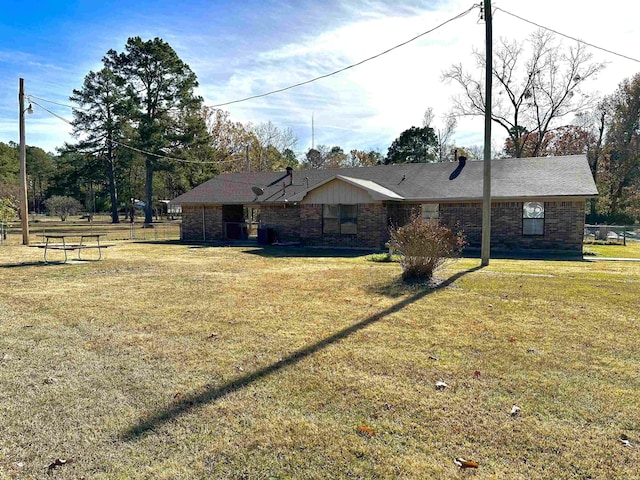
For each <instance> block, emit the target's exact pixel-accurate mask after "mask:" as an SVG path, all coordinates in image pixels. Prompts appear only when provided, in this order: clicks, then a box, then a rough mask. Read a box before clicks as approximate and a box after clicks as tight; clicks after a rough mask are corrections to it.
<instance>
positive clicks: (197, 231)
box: [182, 200, 585, 253]
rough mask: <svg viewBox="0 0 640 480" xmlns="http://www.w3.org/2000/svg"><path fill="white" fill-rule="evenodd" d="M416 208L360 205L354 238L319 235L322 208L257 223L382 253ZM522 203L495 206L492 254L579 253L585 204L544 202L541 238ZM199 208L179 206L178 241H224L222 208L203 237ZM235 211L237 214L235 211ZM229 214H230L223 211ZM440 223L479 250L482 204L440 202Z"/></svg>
mask: <svg viewBox="0 0 640 480" xmlns="http://www.w3.org/2000/svg"><path fill="white" fill-rule="evenodd" d="M416 207H419V205H418V204H400V203H389V204H383V203H368V204H359V205H358V227H357V229H358V230H357V234H356V235H336V234H332V235H328V234H323V233H322V208H323V207H322V205H316V204H313V205H310V204H303V205H291V206H289V205H286V206H283V205H262V206H261V207H260V220H261V222H262V225H263V226H265V227H269V228H273V229H274V230H275V231H276V236H277V239H278V240H279V241H296V242H298V241H299V242H301V243H302V244H303V245H311V246H328V247H349V248H371V249H384V248H385V243H386V242H387V241H388V240H389V231H388V226H389V225H404V224H405V223H407V221H408V220H409V218H410V216H411V213H412V212H413V211H414V209H415V208H416ZM522 207H523V203H522V202H493V203H492V214H491V247H492V249H496V250H513V249H545V250H565V251H573V252H576V253H580V252H581V251H582V237H583V230H584V211H585V210H584V209H585V202H584V201H583V200H582V201H553V202H545V203H544V207H545V218H544V234H543V235H537V236H536V235H522ZM202 209H203V207H202V206H195V207H194V206H183V208H182V239H183V240H186V241H214V240H223V239H224V231H223V207H222V206H221V205H207V206H205V207H204V211H205V236H204V237H203V234H202ZM233 212H234V213H236V212H235V210H233ZM225 213H226V214H227V215H229V214H230V213H231V211H229V210H227V211H226V212H225ZM232 216H234V215H232ZM440 221H441V222H443V223H445V224H447V225H453V226H459V227H460V228H461V229H462V230H463V232H464V234H465V236H466V238H467V242H468V243H469V246H471V247H480V244H481V236H482V203H481V202H475V203H449V204H447V203H441V204H440Z"/></svg>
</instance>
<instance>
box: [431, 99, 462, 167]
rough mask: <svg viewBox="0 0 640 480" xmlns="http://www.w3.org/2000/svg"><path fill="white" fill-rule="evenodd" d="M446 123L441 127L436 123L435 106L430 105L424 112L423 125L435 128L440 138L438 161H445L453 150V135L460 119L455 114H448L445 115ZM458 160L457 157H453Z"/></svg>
mask: <svg viewBox="0 0 640 480" xmlns="http://www.w3.org/2000/svg"><path fill="white" fill-rule="evenodd" d="M443 120H444V123H443V124H442V126H441V127H438V126H437V125H436V124H435V114H434V113H433V108H431V107H429V108H427V110H426V111H425V112H424V117H423V119H422V126H423V127H430V128H432V129H433V131H434V133H435V134H436V137H437V138H438V153H437V155H438V161H440V162H444V161H445V159H446V157H447V155H449V153H450V152H451V150H452V148H453V145H452V144H451V137H453V133H454V132H455V130H456V127H457V126H458V120H457V118H456V117H455V115H451V114H449V115H446V116H445V117H444V119H443ZM452 160H456V159H452Z"/></svg>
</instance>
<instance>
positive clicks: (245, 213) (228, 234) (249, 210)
mask: <svg viewBox="0 0 640 480" xmlns="http://www.w3.org/2000/svg"><path fill="white" fill-rule="evenodd" d="M259 216H260V209H258V208H254V207H251V206H248V205H223V206H222V223H223V225H224V237H225V240H250V239H257V236H258V222H259Z"/></svg>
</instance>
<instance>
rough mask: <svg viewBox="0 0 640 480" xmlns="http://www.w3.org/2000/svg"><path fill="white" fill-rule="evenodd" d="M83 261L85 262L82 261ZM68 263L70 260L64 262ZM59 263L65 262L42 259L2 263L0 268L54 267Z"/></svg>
mask: <svg viewBox="0 0 640 480" xmlns="http://www.w3.org/2000/svg"><path fill="white" fill-rule="evenodd" d="M76 263H78V262H76ZM83 263H86V262H83ZM70 264H71V262H70V261H68V262H66V265H70ZM60 265H65V262H58V261H53V262H48V263H47V262H45V261H43V260H40V261H36V262H20V263H4V264H0V268H20V267H54V266H60Z"/></svg>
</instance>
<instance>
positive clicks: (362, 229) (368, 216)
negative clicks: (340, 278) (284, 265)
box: [300, 203, 389, 249]
mask: <svg viewBox="0 0 640 480" xmlns="http://www.w3.org/2000/svg"><path fill="white" fill-rule="evenodd" d="M322 209H323V206H322V205H318V204H305V205H302V210H301V227H302V231H301V234H300V238H301V240H302V242H303V243H304V244H305V245H310V246H326V247H347V248H371V249H382V248H385V246H384V244H385V243H386V242H387V240H389V232H388V230H387V207H386V205H384V204H382V203H361V204H358V227H357V234H355V235H339V234H323V233H322Z"/></svg>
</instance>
